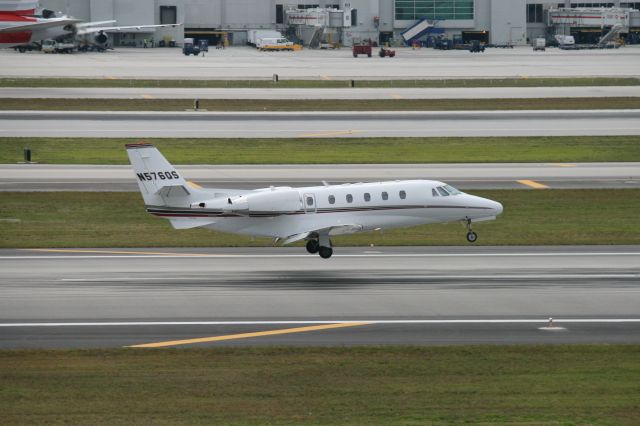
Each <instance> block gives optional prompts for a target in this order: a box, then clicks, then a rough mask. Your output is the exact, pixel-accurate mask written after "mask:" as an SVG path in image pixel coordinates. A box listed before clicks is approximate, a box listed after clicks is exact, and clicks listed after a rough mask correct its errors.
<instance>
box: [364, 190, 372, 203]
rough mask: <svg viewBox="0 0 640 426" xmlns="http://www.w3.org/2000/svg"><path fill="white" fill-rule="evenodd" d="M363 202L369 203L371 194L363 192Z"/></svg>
mask: <svg viewBox="0 0 640 426" xmlns="http://www.w3.org/2000/svg"><path fill="white" fill-rule="evenodd" d="M364 200H365V201H366V202H369V201H371V194H369V193H368V192H365V193H364Z"/></svg>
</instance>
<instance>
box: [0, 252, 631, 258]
mask: <svg viewBox="0 0 640 426" xmlns="http://www.w3.org/2000/svg"><path fill="white" fill-rule="evenodd" d="M558 256H564V257H572V256H576V257H594V256H640V252H608V253H607V252H593V253H551V252H550V253H432V254H431V253H393V254H391V253H390V254H384V253H383V254H335V255H333V257H336V258H361V257H381V258H394V257H396V258H403V257H413V258H430V257H558ZM315 257H317V256H312V255H309V254H197V253H186V252H185V253H184V254H180V255H172V254H160V255H152V254H150V255H135V254H131V255H52V256H42V255H29V256H0V260H20V259H25V260H33V259H58V260H61V259H63V260H64V259H126V258H130V259H144V258H147V259H159V258H161V259H199V258H203V259H212V258H213V259H215V258H220V259H287V258H308V259H314V258H315Z"/></svg>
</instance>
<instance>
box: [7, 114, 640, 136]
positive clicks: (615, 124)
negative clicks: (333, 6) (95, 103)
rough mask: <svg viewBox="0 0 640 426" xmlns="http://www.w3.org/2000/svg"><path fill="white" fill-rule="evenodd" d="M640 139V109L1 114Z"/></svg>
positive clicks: (18, 125)
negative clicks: (628, 137) (636, 136)
mask: <svg viewBox="0 0 640 426" xmlns="http://www.w3.org/2000/svg"><path fill="white" fill-rule="evenodd" d="M638 134H640V110H562V111H560V110H558V111H554V110H544V111H433V112H422V111H419V112H417V111H402V112H392V111H379V112H349V111H345V112H243V113H240V112H232V113H225V112H202V111H199V112H186V111H185V112H77V111H1V112H0V136H5V137H7V136H8V137H101V138H103V137H182V138H184V137H196V138H198V137H202V138H205V137H229V138H255V137H263V138H267V137H283V138H295V137H305V138H313V137H332V138H344V137H395V136H407V137H427V136H440V137H447V136H451V137H453V136H458V137H464V136H599V135H605V136H609V135H638Z"/></svg>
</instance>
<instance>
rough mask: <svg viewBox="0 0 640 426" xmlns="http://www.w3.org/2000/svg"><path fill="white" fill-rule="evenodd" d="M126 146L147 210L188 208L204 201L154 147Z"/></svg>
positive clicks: (148, 144)
mask: <svg viewBox="0 0 640 426" xmlns="http://www.w3.org/2000/svg"><path fill="white" fill-rule="evenodd" d="M125 146H126V148H127V154H128V155H129V161H131V165H132V166H133V170H134V172H135V174H136V179H138V187H139V188H140V192H141V193H142V198H144V203H145V204H146V205H147V206H170V207H186V206H189V205H190V204H191V203H192V202H196V201H197V200H198V199H199V198H201V197H200V196H199V192H200V191H198V190H197V189H193V188H191V187H190V186H189V185H188V184H187V182H186V181H185V180H184V178H183V177H182V176H181V175H180V174H179V173H178V171H177V170H176V169H175V168H174V167H173V166H172V165H171V164H170V163H169V162H168V161H167V159H166V158H164V156H163V155H162V154H161V153H160V151H158V149H157V148H156V147H155V146H153V145H152V144H150V143H136V144H127V145H125Z"/></svg>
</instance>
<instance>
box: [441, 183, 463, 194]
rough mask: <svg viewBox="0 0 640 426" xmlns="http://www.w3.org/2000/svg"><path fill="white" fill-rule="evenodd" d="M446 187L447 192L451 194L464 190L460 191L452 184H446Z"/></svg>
mask: <svg viewBox="0 0 640 426" xmlns="http://www.w3.org/2000/svg"><path fill="white" fill-rule="evenodd" d="M444 189H446V190H447V192H448V193H449V194H451V195H459V194H462V192H460V191H458V190H457V189H456V188H454V187H453V186H451V185H445V186H444Z"/></svg>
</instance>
